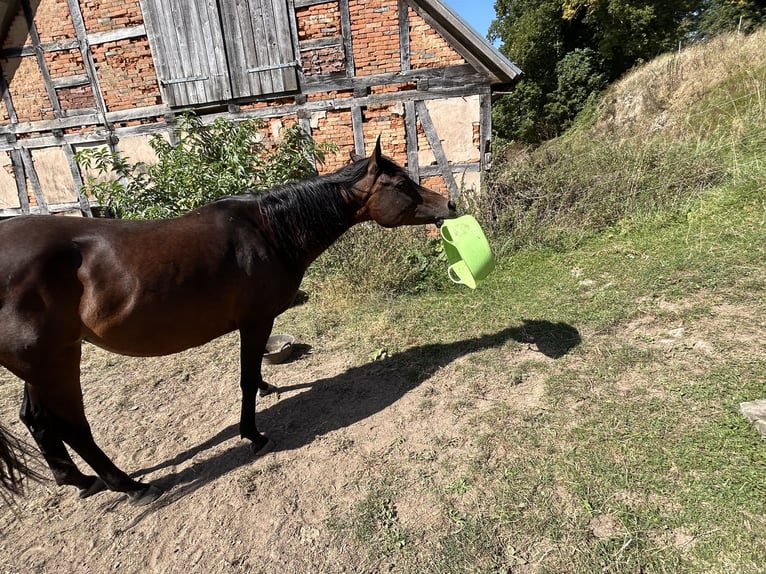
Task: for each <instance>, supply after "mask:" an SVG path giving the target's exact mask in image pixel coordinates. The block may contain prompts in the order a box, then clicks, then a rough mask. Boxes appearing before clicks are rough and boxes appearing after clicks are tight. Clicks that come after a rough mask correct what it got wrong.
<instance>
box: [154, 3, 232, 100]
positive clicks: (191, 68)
mask: <svg viewBox="0 0 766 574" xmlns="http://www.w3.org/2000/svg"><path fill="white" fill-rule="evenodd" d="M227 4H228V3H227ZM141 9H142V11H143V13H144V22H145V26H146V32H147V37H148V39H149V45H150V47H151V49H152V55H153V58H154V61H155V66H156V69H157V78H158V80H159V82H160V86H161V88H162V93H163V96H164V99H165V101H166V102H167V103H168V104H169V105H171V106H190V105H191V106H193V105H199V104H208V103H214V102H221V101H225V100H228V99H230V98H231V88H230V85H229V78H228V66H227V62H226V55H225V50H224V47H223V33H222V30H221V25H220V19H219V16H218V8H217V3H216V2H215V0H202V1H199V2H197V1H195V0H141Z"/></svg>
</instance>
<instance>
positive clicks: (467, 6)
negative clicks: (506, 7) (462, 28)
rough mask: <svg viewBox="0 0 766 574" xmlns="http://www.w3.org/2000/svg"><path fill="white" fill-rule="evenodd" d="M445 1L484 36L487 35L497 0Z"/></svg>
mask: <svg viewBox="0 0 766 574" xmlns="http://www.w3.org/2000/svg"><path fill="white" fill-rule="evenodd" d="M445 3H446V4H448V5H449V7H450V8H452V9H453V10H454V11H455V12H457V13H458V14H460V16H462V17H463V20H465V21H466V22H468V23H469V24H470V25H471V26H473V27H474V28H476V31H477V32H479V33H480V34H481V35H482V36H484V37H486V36H487V28H489V23H490V22H492V20H494V18H495V0H445Z"/></svg>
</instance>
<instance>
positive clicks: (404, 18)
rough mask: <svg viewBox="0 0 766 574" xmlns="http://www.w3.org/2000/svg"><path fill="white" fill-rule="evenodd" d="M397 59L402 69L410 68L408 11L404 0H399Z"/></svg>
mask: <svg viewBox="0 0 766 574" xmlns="http://www.w3.org/2000/svg"><path fill="white" fill-rule="evenodd" d="M398 7H399V60H400V62H401V66H400V67H401V69H402V70H409V69H411V67H412V66H411V63H410V11H409V4H408V3H407V2H406V1H405V0H399V4H398Z"/></svg>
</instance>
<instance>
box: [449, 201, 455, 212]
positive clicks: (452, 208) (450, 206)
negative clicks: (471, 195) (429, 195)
mask: <svg viewBox="0 0 766 574" xmlns="http://www.w3.org/2000/svg"><path fill="white" fill-rule="evenodd" d="M447 209H449V210H450V211H457V206H456V205H455V202H454V201H452V200H450V201H448V202H447Z"/></svg>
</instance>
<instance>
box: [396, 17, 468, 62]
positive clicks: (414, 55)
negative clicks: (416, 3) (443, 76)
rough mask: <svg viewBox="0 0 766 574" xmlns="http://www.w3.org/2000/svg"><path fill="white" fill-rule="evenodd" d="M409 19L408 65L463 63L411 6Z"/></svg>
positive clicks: (460, 57) (458, 55)
mask: <svg viewBox="0 0 766 574" xmlns="http://www.w3.org/2000/svg"><path fill="white" fill-rule="evenodd" d="M408 17H409V19H410V66H411V67H412V69H414V70H417V69H420V68H438V67H442V66H452V65H455V64H464V63H465V60H464V59H463V57H462V56H461V55H460V54H458V53H457V52H456V51H455V50H453V49H452V47H450V45H449V44H448V43H447V41H446V40H445V39H444V38H443V37H442V36H441V35H440V34H439V33H438V32H437V31H436V30H434V29H433V28H431V26H429V25H428V24H427V23H426V21H425V20H423V18H422V17H421V16H420V15H419V14H418V13H417V12H415V10H413V9H412V8H410V9H409V16H408Z"/></svg>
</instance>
